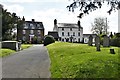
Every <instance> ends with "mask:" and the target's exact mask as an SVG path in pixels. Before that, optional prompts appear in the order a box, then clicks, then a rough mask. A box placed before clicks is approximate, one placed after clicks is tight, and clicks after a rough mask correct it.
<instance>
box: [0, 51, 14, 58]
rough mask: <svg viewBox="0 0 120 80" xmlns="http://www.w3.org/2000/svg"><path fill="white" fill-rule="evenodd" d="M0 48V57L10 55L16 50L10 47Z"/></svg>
mask: <svg viewBox="0 0 120 80" xmlns="http://www.w3.org/2000/svg"><path fill="white" fill-rule="evenodd" d="M0 50H1V51H0V57H5V56H8V55H11V54H13V53H15V52H16V51H14V50H11V49H0Z"/></svg>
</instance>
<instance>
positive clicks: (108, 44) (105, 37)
mask: <svg viewBox="0 0 120 80" xmlns="http://www.w3.org/2000/svg"><path fill="white" fill-rule="evenodd" d="M109 46H110V38H109V37H108V36H104V38H103V47H109Z"/></svg>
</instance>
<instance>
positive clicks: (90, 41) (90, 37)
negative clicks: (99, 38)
mask: <svg viewBox="0 0 120 80" xmlns="http://www.w3.org/2000/svg"><path fill="white" fill-rule="evenodd" d="M92 43H93V37H92V35H90V36H89V41H88V45H89V46H92Z"/></svg>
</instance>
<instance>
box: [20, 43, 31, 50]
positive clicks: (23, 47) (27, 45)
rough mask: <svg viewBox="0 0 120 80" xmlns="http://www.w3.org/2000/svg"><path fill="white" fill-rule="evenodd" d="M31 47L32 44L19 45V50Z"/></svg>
mask: <svg viewBox="0 0 120 80" xmlns="http://www.w3.org/2000/svg"><path fill="white" fill-rule="evenodd" d="M31 46H32V44H22V45H21V48H22V49H27V48H29V47H31Z"/></svg>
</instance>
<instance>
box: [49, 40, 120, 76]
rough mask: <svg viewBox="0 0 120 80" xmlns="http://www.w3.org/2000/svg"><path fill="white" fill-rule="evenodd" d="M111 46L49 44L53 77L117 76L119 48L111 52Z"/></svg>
mask: <svg viewBox="0 0 120 80" xmlns="http://www.w3.org/2000/svg"><path fill="white" fill-rule="evenodd" d="M110 48H111V47H110ZM110 48H103V47H102V48H101V51H100V52H97V51H96V48H95V47H90V46H88V45H87V44H76V43H65V42H56V43H53V44H50V45H48V46H47V49H48V52H49V55H50V59H51V67H50V71H51V78H117V77H118V64H120V62H118V48H117V47H113V48H114V49H115V52H116V54H110V52H109V49H110Z"/></svg>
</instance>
